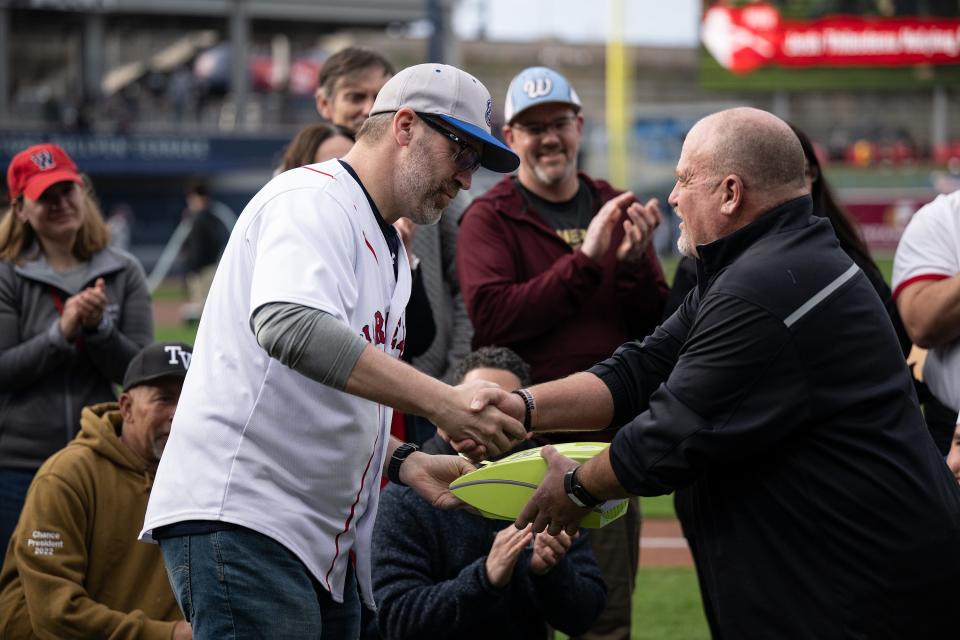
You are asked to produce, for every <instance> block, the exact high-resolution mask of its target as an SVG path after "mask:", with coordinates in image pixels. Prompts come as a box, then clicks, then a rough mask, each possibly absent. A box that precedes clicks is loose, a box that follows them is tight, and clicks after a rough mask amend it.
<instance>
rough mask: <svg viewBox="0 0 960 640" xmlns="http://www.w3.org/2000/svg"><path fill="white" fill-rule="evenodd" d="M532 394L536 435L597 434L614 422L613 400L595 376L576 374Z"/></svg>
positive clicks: (543, 385)
mask: <svg viewBox="0 0 960 640" xmlns="http://www.w3.org/2000/svg"><path fill="white" fill-rule="evenodd" d="M529 390H530V393H531V394H532V395H533V398H534V402H535V405H536V417H535V419H534V421H533V431H534V433H540V432H551V431H597V430H600V429H606V428H607V427H609V426H610V422H611V421H612V420H613V396H611V395H610V390H609V389H608V388H607V385H605V384H604V383H603V382H602V381H601V380H600V378H598V377H597V376H595V375H593V374H592V373H575V374H573V375H571V376H567V377H566V378H561V379H560V380H554V381H553V382H547V383H544V384H538V385H536V386H533V387H530V389H529Z"/></svg>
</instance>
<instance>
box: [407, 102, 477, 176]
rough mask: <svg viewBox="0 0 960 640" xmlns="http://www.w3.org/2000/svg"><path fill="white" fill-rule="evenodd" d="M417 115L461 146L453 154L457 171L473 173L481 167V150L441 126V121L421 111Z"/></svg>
mask: <svg viewBox="0 0 960 640" xmlns="http://www.w3.org/2000/svg"><path fill="white" fill-rule="evenodd" d="M417 115H418V116H419V117H420V119H421V120H423V121H424V122H425V123H426V124H427V126H428V127H430V128H431V129H433V130H434V131H436V132H437V133H439V134H440V135H442V136H446V137H447V138H449V139H450V140H453V142H454V143H455V144H456V145H457V146H458V147H459V149H458V150H457V152H456V153H455V154H454V156H453V164H454V166H455V167H456V169H457V173H460V172H462V171H469V172H470V173H473V172H474V171H476V170H477V169H478V168H479V167H480V152H479V151H477V150H476V149H474V148H473V147H471V146H470V145H469V144H467V142H466V141H465V140H464V139H463V138H461V137H460V136H458V135H457V134H455V133H454V132H453V131H450V130H449V129H447V128H446V127H443V126H441V125H440V124H439V123H437V122H435V121H434V120H432V119H431V118H429V117H427V116H426V115H423V114H419V113H418V114H417Z"/></svg>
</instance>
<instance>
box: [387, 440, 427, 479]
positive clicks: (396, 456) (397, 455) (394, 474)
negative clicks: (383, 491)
mask: <svg viewBox="0 0 960 640" xmlns="http://www.w3.org/2000/svg"><path fill="white" fill-rule="evenodd" d="M419 450H420V447H418V446H417V445H415V444H413V443H412V442H404V443H403V444H402V445H400V446H399V447H397V448H396V449H394V450H393V455H392V456H390V465H389V466H388V467H387V479H388V480H390V482H392V483H394V484H398V485H400V486H401V487H405V486H407V485H406V483H404V482H402V481H401V480H400V465H402V464H403V461H404V460H406V459H407V456H409V455H410V454H411V453H413V452H414V451H419Z"/></svg>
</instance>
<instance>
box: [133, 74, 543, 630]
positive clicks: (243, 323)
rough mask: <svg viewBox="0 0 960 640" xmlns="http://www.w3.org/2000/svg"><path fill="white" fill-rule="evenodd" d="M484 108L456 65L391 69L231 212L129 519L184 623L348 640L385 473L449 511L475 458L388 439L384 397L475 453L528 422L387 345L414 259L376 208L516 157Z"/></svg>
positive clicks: (434, 194)
mask: <svg viewBox="0 0 960 640" xmlns="http://www.w3.org/2000/svg"><path fill="white" fill-rule="evenodd" d="M491 105H492V102H491V100H490V95H489V93H488V92H487V90H486V88H484V86H483V85H482V84H481V83H480V82H479V81H477V80H476V79H475V78H473V77H472V76H470V75H469V74H467V73H464V72H463V71H461V70H459V69H456V68H454V67H450V66H446V65H439V64H424V65H417V66H414V67H410V68H408V69H405V70H403V71H402V72H400V73H399V74H397V75H396V76H394V77H393V78H392V79H391V80H390V81H389V82H388V83H387V84H386V85H385V86H384V88H383V89H382V91H381V92H380V94H379V96H378V98H377V101H376V103H375V104H374V107H373V110H372V115H371V117H370V118H369V119H368V120H367V121H366V122H365V123H364V125H363V127H362V128H361V129H360V131H359V132H358V136H357V144H356V146H354V148H353V149H352V150H351V151H350V152H349V153H348V154H347V155H346V156H344V157H343V158H342V159H341V160H330V161H327V162H323V163H320V164H314V165H309V166H306V167H301V168H299V169H294V170H292V171H288V172H286V173H283V174H281V175H279V176H277V177H276V178H274V179H273V180H272V181H271V182H269V183H268V184H267V185H266V186H265V187H264V188H263V189H262V190H261V191H260V192H259V193H258V194H257V195H256V196H254V198H253V199H252V200H251V202H250V203H249V204H248V205H247V207H246V209H244V211H243V213H242V215H241V216H240V218H239V220H238V221H237V225H236V227H235V228H234V231H233V234H232V235H231V238H230V241H229V243H228V244H227V248H226V250H225V252H224V255H223V258H222V260H221V262H220V266H219V268H218V270H217V274H216V277H215V278H214V282H213V287H212V288H211V290H210V297H209V298H208V302H207V305H206V307H205V309H204V313H203V317H202V318H201V321H200V326H199V329H198V334H197V342H196V346H195V349H194V357H193V362H192V365H191V369H190V373H189V375H188V377H187V379H186V381H185V385H184V390H183V395H182V397H181V403H180V409H179V411H178V412H177V416H176V419H175V421H174V424H173V429H172V432H171V436H170V440H169V443H168V445H167V451H168V454H167V456H164V461H163V462H162V464H161V466H160V469H159V471H158V474H157V481H156V485H155V486H154V489H153V492H152V496H151V499H150V504H149V507H148V509H147V514H146V521H145V524H144V530H143V533H142V537H143V539H146V540H150V539H156V540H159V541H160V546H161V550H162V552H163V555H164V561H165V563H166V566H167V571H168V574H169V577H170V581H171V584H172V585H173V589H174V593H175V594H176V595H177V599H178V601H179V603H180V606H181V608H182V609H183V612H184V615H185V617H186V618H187V619H188V620H189V621H190V622H191V624H192V625H193V630H194V634H195V637H197V638H200V639H203V638H217V639H218V640H219V639H222V638H264V637H269V638H307V637H312V638H319V637H320V636H321V630H322V635H323V638H352V637H356V635H357V633H358V628H359V611H360V604H359V601H358V597H357V588H356V586H355V581H356V582H359V584H360V591H361V593H362V596H363V599H364V600H365V601H366V602H367V603H368V604H371V605H372V602H373V596H372V591H371V587H370V553H369V546H370V537H371V533H372V528H373V521H374V518H375V516H376V511H377V500H378V488H379V481H380V475H381V471H383V472H386V473H387V474H388V476H389V477H390V479H391V480H393V481H394V482H398V483H401V484H408V485H410V486H412V487H413V488H414V489H415V490H416V491H417V492H418V493H419V494H420V495H421V496H423V497H424V498H425V499H426V500H428V501H429V502H431V503H432V504H434V505H435V506H437V507H440V508H452V507H456V506H459V505H460V504H461V503H460V502H459V501H458V500H457V499H456V498H454V497H453V496H452V495H451V494H450V493H449V491H448V484H449V483H450V482H451V481H452V480H453V479H455V478H456V477H458V476H459V475H461V474H462V473H464V472H466V471H468V470H470V469H471V467H470V465H469V464H468V463H467V462H466V461H465V460H463V459H462V458H460V457H457V456H445V457H437V456H428V455H425V454H422V453H420V452H418V451H416V447H413V446H412V445H400V446H398V445H399V442H397V441H396V440H392V439H391V438H390V436H389V426H390V418H391V413H392V411H391V408H390V407H395V408H397V409H399V410H402V411H405V412H408V413H414V414H419V415H423V416H425V417H428V418H430V419H431V420H433V421H434V422H435V423H436V424H437V425H439V426H440V428H442V429H443V430H444V431H446V432H447V433H448V434H449V435H450V436H451V437H453V438H455V439H458V440H461V439H467V440H473V441H475V442H478V443H482V445H483V446H485V447H486V449H487V452H488V453H490V454H494V453H497V452H500V451H505V450H507V449H509V448H511V447H513V446H514V445H515V444H516V443H517V442H519V441H520V440H522V439H523V438H524V437H525V435H526V434H525V432H524V429H523V426H522V425H521V424H520V423H519V422H517V421H516V420H514V419H512V418H509V417H507V416H505V415H504V414H502V413H500V412H498V411H492V410H491V411H487V410H484V411H482V412H479V413H478V412H476V411H473V410H471V408H470V404H471V400H472V398H473V396H474V394H475V391H476V390H477V389H478V388H479V387H480V386H483V383H478V386H464V387H457V388H454V387H450V386H449V385H446V384H444V383H442V382H440V381H438V380H435V379H433V378H430V377H428V376H426V375H423V374H421V373H419V372H417V371H416V370H415V369H413V368H412V367H409V366H408V365H406V364H404V363H402V362H401V361H400V360H399V359H398V357H399V355H400V354H401V353H402V351H403V346H404V338H405V335H406V326H405V321H404V306H405V305H406V303H407V299H408V296H409V293H410V270H409V266H408V264H407V258H406V254H405V252H404V251H403V250H402V247H401V244H400V241H399V238H398V236H397V233H396V231H395V230H394V228H393V226H392V223H393V222H395V221H396V220H397V219H399V218H400V217H409V218H411V219H412V220H413V221H414V222H417V223H418V224H431V223H434V222H436V221H437V220H438V218H439V217H440V214H441V212H442V211H443V209H444V208H445V207H446V206H447V205H448V204H449V202H450V200H452V199H453V197H454V196H455V195H456V194H457V192H458V191H459V190H460V189H468V188H469V187H470V182H471V178H472V174H473V172H474V171H475V170H476V169H477V167H478V166H480V165H481V164H482V165H483V166H485V167H487V168H489V169H493V170H495V171H502V172H506V171H512V170H513V169H515V168H516V166H517V164H518V159H517V157H516V156H515V155H514V154H513V153H512V152H511V151H510V150H509V149H508V148H506V147H504V146H503V145H502V143H500V142H499V141H497V140H496V138H494V137H492V136H491V135H490V112H491Z"/></svg>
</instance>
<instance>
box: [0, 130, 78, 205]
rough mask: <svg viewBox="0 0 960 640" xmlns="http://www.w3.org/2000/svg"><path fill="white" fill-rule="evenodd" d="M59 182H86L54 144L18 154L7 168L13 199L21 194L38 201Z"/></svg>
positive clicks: (42, 145) (36, 145)
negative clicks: (48, 189)
mask: <svg viewBox="0 0 960 640" xmlns="http://www.w3.org/2000/svg"><path fill="white" fill-rule="evenodd" d="M58 182H76V183H78V184H83V179H82V178H81V177H80V174H79V173H78V172H77V165H76V164H75V163H74V162H73V160H71V159H70V156H68V155H67V152H66V151H64V150H63V149H62V148H60V147H59V146H57V145H55V144H49V143H47V144H35V145H33V146H32V147H30V148H29V149H26V150H24V151H21V152H20V153H18V154H17V155H15V156H14V157H13V160H11V161H10V166H9V167H7V186H8V187H9V188H10V199H11V200H13V199H16V198H18V197H20V194H24V195H26V196H27V197H28V198H30V199H31V200H37V199H38V198H39V197H40V196H41V195H42V194H43V192H44V191H46V190H47V188H48V187H50V186H51V185H54V184H56V183H58Z"/></svg>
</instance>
